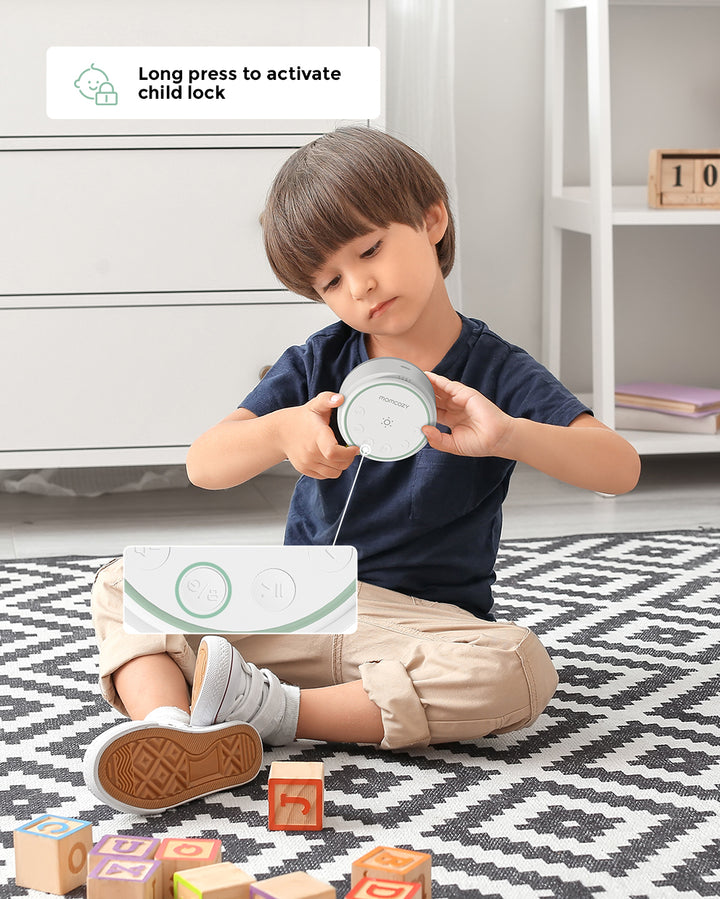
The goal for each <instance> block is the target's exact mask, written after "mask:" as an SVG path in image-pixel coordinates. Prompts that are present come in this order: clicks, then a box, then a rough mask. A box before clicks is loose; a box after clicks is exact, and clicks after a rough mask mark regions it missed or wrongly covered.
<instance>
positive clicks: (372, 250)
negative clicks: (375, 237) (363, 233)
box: [360, 240, 382, 259]
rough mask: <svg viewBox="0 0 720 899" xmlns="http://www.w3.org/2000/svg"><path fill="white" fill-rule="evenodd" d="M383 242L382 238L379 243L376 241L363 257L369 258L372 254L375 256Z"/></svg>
mask: <svg viewBox="0 0 720 899" xmlns="http://www.w3.org/2000/svg"><path fill="white" fill-rule="evenodd" d="M381 244H382V240H379V241H378V242H377V243H374V244H373V245H372V246H371V247H370V249H369V250H365V252H364V253H363V254H362V255H361V257H360V258H361V259H369V258H370V256H374V255H375V254H376V253H377V251H378V250H379V249H380V245H381Z"/></svg>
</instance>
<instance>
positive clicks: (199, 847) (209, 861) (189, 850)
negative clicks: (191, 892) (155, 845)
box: [155, 837, 222, 899]
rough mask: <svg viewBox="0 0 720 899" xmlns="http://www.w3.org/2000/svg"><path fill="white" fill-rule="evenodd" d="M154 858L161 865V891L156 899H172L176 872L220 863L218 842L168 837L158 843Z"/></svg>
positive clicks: (220, 845) (220, 854)
mask: <svg viewBox="0 0 720 899" xmlns="http://www.w3.org/2000/svg"><path fill="white" fill-rule="evenodd" d="M155 858H156V859H157V860H158V861H159V862H161V864H162V876H163V881H162V890H161V892H160V894H159V896H158V899H173V896H174V892H175V889H174V886H173V877H174V876H175V872H176V871H186V870H187V869H188V868H202V867H205V866H206V865H217V864H219V863H220V862H221V861H222V843H221V842H220V840H196V839H187V840H184V839H179V838H177V837H168V838H167V839H165V840H163V841H162V843H160V848H159V849H158V850H157V852H156V853H155Z"/></svg>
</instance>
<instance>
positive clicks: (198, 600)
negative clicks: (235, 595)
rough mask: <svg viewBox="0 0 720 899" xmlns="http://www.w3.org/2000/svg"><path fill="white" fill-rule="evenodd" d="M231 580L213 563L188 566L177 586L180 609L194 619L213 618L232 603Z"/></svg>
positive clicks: (181, 573)
mask: <svg viewBox="0 0 720 899" xmlns="http://www.w3.org/2000/svg"><path fill="white" fill-rule="evenodd" d="M231 592H232V591H231V588H230V578H229V577H228V576H227V574H225V572H224V571H223V570H222V568H220V566H219V565H214V564H213V563H212V562H197V563H195V564H193V565H188V567H187V568H185V569H184V571H181V572H180V576H179V577H178V579H177V583H176V584H175V597H176V599H177V601H178V603H179V605H180V607H181V608H182V609H183V610H184V611H185V612H187V613H188V615H192V616H193V618H212V617H213V616H214V615H218V614H219V613H220V612H222V610H223V609H224V608H225V607H226V606H227V604H228V603H229V602H230V594H231Z"/></svg>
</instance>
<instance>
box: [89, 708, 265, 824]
mask: <svg viewBox="0 0 720 899" xmlns="http://www.w3.org/2000/svg"><path fill="white" fill-rule="evenodd" d="M166 711H167V710H164V709H161V710H158V714H156V713H151V715H150V716H148V718H146V719H145V720H144V721H125V722H122V723H121V724H117V725H115V726H114V727H111V728H109V729H108V730H106V731H105V732H104V733H102V734H100V735H99V736H98V737H96V738H95V739H94V740H93V742H92V743H91V744H90V746H89V747H88V749H87V751H86V753H85V765H84V775H85V783H86V784H87V787H88V789H89V790H90V792H91V793H93V795H95V796H96V797H97V798H98V799H100V800H101V801H102V802H104V803H105V804H106V805H109V806H112V808H116V809H118V810H119V811H121V812H130V813H131V814H139V815H157V814H160V812H164V811H166V810H167V809H169V808H174V807H175V806H176V805H182V804H183V803H184V802H190V801H191V800H192V799H198V798H199V797H201V796H207V795H209V794H210V793H217V792H218V791H219V790H228V789H231V788H233V787H237V786H239V785H240V784H244V783H247V782H248V781H250V780H252V779H253V778H254V777H255V775H256V774H257V773H258V771H259V770H260V765H261V764H262V742H261V740H260V736H259V734H258V732H257V731H256V730H255V728H254V727H251V726H250V725H249V724H238V723H231V724H221V725H219V726H217V725H216V726H214V727H190V725H189V724H183V723H182V719H181V718H180V717H179V716H176V715H173V714H169V715H168V714H166ZM173 711H174V712H179V710H177V709H175V710H173ZM183 714H184V716H185V718H187V713H180V712H179V715H183Z"/></svg>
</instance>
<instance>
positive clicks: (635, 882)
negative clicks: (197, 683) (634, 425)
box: [0, 530, 720, 899]
mask: <svg viewBox="0 0 720 899" xmlns="http://www.w3.org/2000/svg"><path fill="white" fill-rule="evenodd" d="M105 561H107V560H104V559H95V558H83V557H75V558H71V559H45V560H42V559H41V560H29V561H15V562H13V561H10V562H5V563H3V564H2V566H0V601H1V602H2V612H3V614H2V618H1V619H0V638H1V639H2V646H3V665H2V669H1V671H0V691H1V696H2V698H0V706H1V707H2V722H3V731H4V733H3V747H2V760H3V763H4V764H3V766H2V775H1V776H0V784H2V789H3V794H2V795H3V799H2V818H3V835H2V847H0V897H8V899H10V897H19V896H30V897H33V899H39V897H41V896H44V895H45V894H42V893H36V892H34V891H28V890H24V889H21V888H19V887H17V886H16V885H15V883H14V879H13V878H14V860H13V852H12V830H13V828H14V827H17V826H18V825H19V824H22V823H25V822H26V821H29V820H30V819H31V818H33V817H35V816H37V815H39V814H41V813H43V812H46V811H49V812H54V813H56V814H61V815H65V816H67V817H75V818H84V819H87V820H90V821H92V822H93V824H94V836H95V839H96V840H97V839H99V838H100V837H101V836H102V835H103V834H105V833H111V832H113V833H115V832H119V833H127V834H135V835H149V834H153V835H157V836H161V837H164V836H188V837H193V836H196V837H199V836H203V837H216V838H219V839H221V840H222V843H223V850H224V858H225V860H228V861H232V862H235V863H237V864H239V865H241V866H243V867H245V868H246V869H247V870H249V871H252V872H253V873H254V874H255V876H257V877H265V876H273V875H276V874H279V873H282V872H283V871H285V870H307V871H309V872H311V873H313V874H314V875H315V876H317V877H319V878H321V879H323V880H326V881H328V882H330V883H332V884H333V885H334V886H335V887H336V889H337V891H338V896H339V897H342V896H344V895H345V892H347V890H348V889H349V887H350V867H351V864H352V861H353V859H355V858H358V857H359V856H360V855H362V854H363V853H364V852H366V851H367V850H368V849H369V848H370V847H372V846H373V845H376V844H386V845H395V846H404V847H406V848H414V849H418V850H421V851H425V852H430V853H432V856H433V897H434V899H454V897H460V896H470V897H475V896H477V897H512V899H525V897H527V899H537V897H541V899H542V897H572V899H577V897H593V899H594V897H600V899H607V897H615V896H617V897H633V899H646V897H647V899H655V897H658V899H665V897H676V899H680V897H692V896H720V837H719V836H718V835H719V834H720V791H719V784H720V727H719V725H720V717H719V715H720V705H719V703H718V694H719V693H720V649H719V643H720V640H719V637H720V602H719V600H720V532H718V531H703V530H698V531H680V532H667V533H658V534H615V535H583V536H575V537H557V538H542V539H535V540H515V541H505V542H503V544H502V546H501V551H500V556H499V559H498V583H497V585H496V588H495V597H496V613H497V615H498V618H500V619H510V620H515V621H518V622H522V623H524V624H527V625H528V626H529V627H531V628H533V629H534V630H535V631H536V632H537V633H538V634H539V635H540V636H541V638H542V639H543V642H544V643H545V645H546V646H547V647H548V649H549V651H550V653H551V655H552V657H553V660H554V661H555V664H556V666H557V668H558V671H559V674H560V686H559V688H558V691H557V693H556V694H555V696H554V697H553V699H552V701H551V703H550V706H549V707H548V709H547V710H546V712H545V713H544V714H543V715H542V716H541V717H540V718H539V719H538V721H537V722H536V723H535V724H534V725H533V726H532V727H531V728H528V729H527V730H525V731H519V732H515V733H510V734H504V735H499V736H493V737H488V738H486V739H484V740H480V741H477V742H475V743H456V744H451V745H447V746H442V747H433V748H430V749H428V750H422V751H420V750H418V751H410V752H385V751H382V750H379V749H377V748H374V747H355V746H349V745H339V746H337V745H335V746H326V745H324V744H321V743H317V744H316V743H310V742H298V743H296V744H294V745H293V746H292V747H284V748H281V749H275V750H272V751H270V752H268V753H267V754H266V757H265V760H264V769H263V770H262V771H261V773H260V775H259V776H258V777H257V778H256V779H255V780H254V781H252V782H251V783H249V784H246V785H245V786H243V787H241V788H238V789H237V790H233V791H227V792H223V793H216V794H214V795H212V796H209V797H207V798H205V799H200V800H196V801H195V802H192V803H188V804H187V805H184V806H181V807H179V808H176V809H171V810H170V811H169V812H167V813H165V814H163V815H161V816H156V817H154V818H149V819H145V818H142V817H139V816H133V815H127V814H122V813H120V812H116V811H115V810H113V809H110V808H108V807H106V806H103V805H100V804H98V803H97V802H96V800H95V799H94V797H93V796H92V795H91V794H90V793H89V792H88V791H87V790H86V788H85V785H84V782H83V777H82V762H83V755H84V752H85V748H86V746H87V745H88V744H89V743H90V741H91V740H92V739H93V738H94V737H95V736H96V735H97V734H98V733H100V732H101V731H102V730H104V729H105V728H106V727H108V726H109V725H111V724H114V723H116V722H117V720H118V716H117V714H116V713H115V712H114V711H113V710H112V709H110V708H108V707H107V706H106V705H105V703H104V701H103V700H102V699H101V698H100V696H99V693H98V689H97V648H96V644H95V638H94V634H93V631H92V624H91V621H90V613H89V590H90V585H91V583H92V579H93V576H94V573H95V571H96V570H97V568H98V567H99V566H100V565H101V564H102V563H103V562H105ZM285 758H291V759H296V760H310V761H314V760H322V761H324V762H325V765H326V781H325V786H326V802H325V828H324V830H322V831H319V832H314V831H313V832H282V831H272V832H271V831H269V830H268V828H267V768H268V767H269V764H270V763H271V762H272V761H273V760H274V759H285ZM84 893H85V891H84V888H80V889H79V890H76V891H75V892H74V893H73V894H72V895H73V896H77V897H81V896H84Z"/></svg>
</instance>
